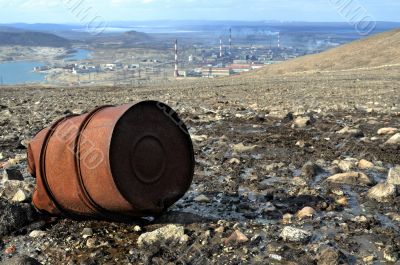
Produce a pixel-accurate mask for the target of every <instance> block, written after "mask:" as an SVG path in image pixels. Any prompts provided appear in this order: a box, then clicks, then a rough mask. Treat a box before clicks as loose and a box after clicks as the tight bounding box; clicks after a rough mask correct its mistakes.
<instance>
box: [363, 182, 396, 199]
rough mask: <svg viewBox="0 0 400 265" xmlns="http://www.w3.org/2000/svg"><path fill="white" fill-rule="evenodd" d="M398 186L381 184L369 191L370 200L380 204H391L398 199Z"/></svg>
mask: <svg viewBox="0 0 400 265" xmlns="http://www.w3.org/2000/svg"><path fill="white" fill-rule="evenodd" d="M396 194H397V191H396V186H395V185H393V184H389V183H386V182H384V183H379V184H378V185H376V186H374V187H372V188H371V189H370V190H369V191H368V198H370V199H374V200H376V201H378V202H389V201H390V200H392V199H394V197H396Z"/></svg>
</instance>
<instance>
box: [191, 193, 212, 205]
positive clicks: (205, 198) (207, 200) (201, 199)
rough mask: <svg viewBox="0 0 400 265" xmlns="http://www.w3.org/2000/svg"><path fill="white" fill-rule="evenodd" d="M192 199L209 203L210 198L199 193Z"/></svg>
mask: <svg viewBox="0 0 400 265" xmlns="http://www.w3.org/2000/svg"><path fill="white" fill-rule="evenodd" d="M194 201H195V202H200V203H209V202H210V199H209V198H208V197H207V196H205V195H203V194H201V195H199V196H197V197H196V198H194Z"/></svg>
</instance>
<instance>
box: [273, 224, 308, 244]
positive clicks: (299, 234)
mask: <svg viewBox="0 0 400 265" xmlns="http://www.w3.org/2000/svg"><path fill="white" fill-rule="evenodd" d="M311 236H312V234H311V233H310V232H308V231H306V230H303V229H299V228H295V227H291V226H286V227H285V228H283V230H282V232H281V234H280V237H281V238H282V239H283V240H285V241H290V242H304V243H305V242H307V241H309V240H310V239H311Z"/></svg>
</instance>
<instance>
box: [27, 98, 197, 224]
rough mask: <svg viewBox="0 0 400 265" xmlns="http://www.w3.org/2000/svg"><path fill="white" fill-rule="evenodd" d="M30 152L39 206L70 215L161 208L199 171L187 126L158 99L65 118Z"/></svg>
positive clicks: (124, 214) (109, 215) (133, 213)
mask: <svg viewBox="0 0 400 265" xmlns="http://www.w3.org/2000/svg"><path fill="white" fill-rule="evenodd" d="M28 160H29V161H28V165H29V171H30V173H31V174H32V175H33V176H35V177H36V189H35V192H34V195H33V203H34V205H35V207H36V208H37V209H38V210H40V211H43V212H47V213H50V214H53V215H65V216H70V217H89V218H106V219H126V218H130V217H140V216H149V215H159V214H161V213H163V212H164V211H165V210H166V209H167V208H168V207H170V206H171V205H172V204H174V203H175V202H176V201H177V200H179V199H180V198H181V197H182V196H183V195H184V194H185V193H186V191H187V190H188V189H189V187H190V184H191V182H192V179H193V171H194V152H193V146H192V142H191V139H190V136H189V133H188V130H187V128H186V126H185V125H184V124H183V122H182V121H181V120H180V119H179V118H178V116H177V114H176V113H175V112H174V111H173V110H172V109H171V108H170V107H168V106H167V105H165V104H163V103H160V102H156V101H144V102H140V103H137V104H129V105H123V106H119V107H114V106H103V107H99V108H97V109H95V110H94V111H92V112H90V113H88V114H84V115H80V116H68V117H65V118H62V119H60V120H59V121H57V122H55V123H54V124H53V125H52V126H51V127H49V128H46V129H44V130H42V131H41V132H39V133H38V135H37V136H36V137H35V138H34V139H33V140H32V141H31V143H30V144H29V147H28Z"/></svg>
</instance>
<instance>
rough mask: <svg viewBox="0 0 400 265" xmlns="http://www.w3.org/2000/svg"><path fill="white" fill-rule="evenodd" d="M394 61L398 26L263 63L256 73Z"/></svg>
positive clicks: (397, 60)
mask: <svg viewBox="0 0 400 265" xmlns="http://www.w3.org/2000/svg"><path fill="white" fill-rule="evenodd" d="M396 64H400V29H396V30H394V31H389V32H384V33H381V34H377V35H374V36H371V37H369V38H366V39H362V40H358V41H355V42H352V43H349V44H346V45H343V46H340V47H337V48H333V49H330V50H328V51H325V52H322V53H319V54H313V55H307V56H304V57H299V58H296V59H293V60H290V61H287V62H284V63H280V64H275V65H270V66H266V67H264V68H262V69H260V70H259V71H258V72H257V73H256V74H255V75H258V74H260V75H263V74H285V73H293V72H304V71H332V70H333V71H337V70H347V69H356V68H371V67H379V66H385V65H396ZM253 74H254V73H253Z"/></svg>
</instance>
